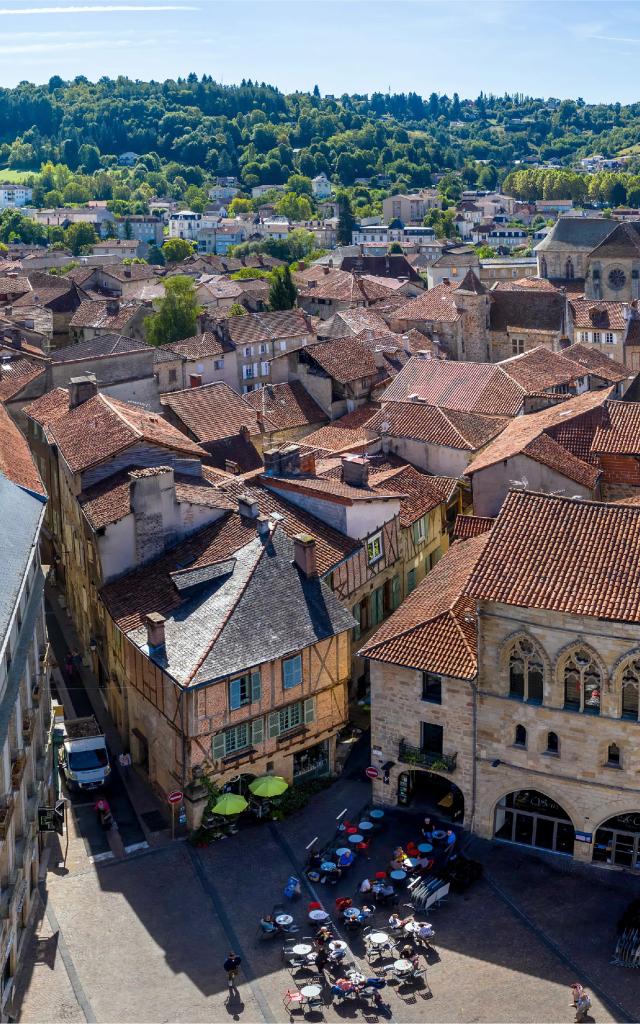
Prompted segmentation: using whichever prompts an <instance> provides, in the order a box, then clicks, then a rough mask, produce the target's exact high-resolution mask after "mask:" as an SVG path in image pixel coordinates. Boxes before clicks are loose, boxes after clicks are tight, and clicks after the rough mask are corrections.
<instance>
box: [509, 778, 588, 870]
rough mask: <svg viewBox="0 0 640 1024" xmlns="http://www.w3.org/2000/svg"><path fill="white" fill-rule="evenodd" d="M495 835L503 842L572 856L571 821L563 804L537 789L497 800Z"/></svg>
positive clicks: (572, 836)
mask: <svg viewBox="0 0 640 1024" xmlns="http://www.w3.org/2000/svg"><path fill="white" fill-rule="evenodd" d="M493 834H494V836H495V838H496V839H501V840H502V841H503V842H507V843H521V844H522V845H524V846H535V847H537V849H539V850H551V851H553V852H554V853H565V854H569V855H570V856H573V843H574V840H575V829H574V827H573V822H572V821H571V818H570V817H569V815H568V814H567V812H566V811H565V809H564V808H563V807H561V806H560V804H557V803H556V802H555V800H552V798H551V797H549V796H547V795H546V794H545V793H540V792H538V790H535V789H521V790H518V791H517V792H515V793H507V795H506V796H503V797H502V799H501V800H499V801H498V803H497V805H496V812H495V823H494V832H493Z"/></svg>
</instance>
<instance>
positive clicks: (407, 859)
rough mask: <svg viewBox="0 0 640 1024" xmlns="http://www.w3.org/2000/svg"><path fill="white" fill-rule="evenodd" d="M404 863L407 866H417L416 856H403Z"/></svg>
mask: <svg viewBox="0 0 640 1024" xmlns="http://www.w3.org/2000/svg"><path fill="white" fill-rule="evenodd" d="M404 863H405V864H406V866H407V867H408V868H417V866H418V858H417V857H405V858H404Z"/></svg>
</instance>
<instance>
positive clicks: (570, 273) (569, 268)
mask: <svg viewBox="0 0 640 1024" xmlns="http://www.w3.org/2000/svg"><path fill="white" fill-rule="evenodd" d="M564 276H565V277H566V278H567V279H568V280H569V281H572V280H573V278H574V276H575V274H574V270H573V260H572V259H571V257H570V256H569V259H568V260H567V262H566V263H565V265H564Z"/></svg>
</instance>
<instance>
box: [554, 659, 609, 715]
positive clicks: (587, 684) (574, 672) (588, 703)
mask: <svg viewBox="0 0 640 1024" xmlns="http://www.w3.org/2000/svg"><path fill="white" fill-rule="evenodd" d="M563 681H564V706H565V708H568V709H569V710H571V711H584V712H587V713H588V714H591V715H599V714H600V694H601V693H602V673H601V671H600V668H599V666H598V664H597V662H596V661H595V658H594V657H593V655H592V654H591V653H590V652H589V651H588V650H586V648H584V647H578V648H576V650H575V651H573V652H572V653H571V655H570V656H569V658H568V659H567V661H566V662H565V666H564V678H563Z"/></svg>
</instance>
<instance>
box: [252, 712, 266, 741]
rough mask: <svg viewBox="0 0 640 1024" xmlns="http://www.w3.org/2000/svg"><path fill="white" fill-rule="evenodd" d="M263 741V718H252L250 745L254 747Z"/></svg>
mask: <svg viewBox="0 0 640 1024" xmlns="http://www.w3.org/2000/svg"><path fill="white" fill-rule="evenodd" d="M263 740H264V718H254V720H253V722H252V723H251V743H252V745H253V746H254V747H256V746H257V745H258V744H259V743H262V741H263Z"/></svg>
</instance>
